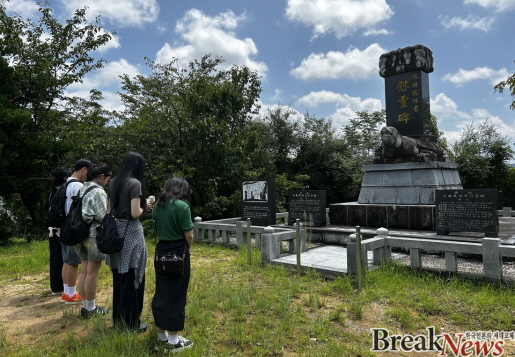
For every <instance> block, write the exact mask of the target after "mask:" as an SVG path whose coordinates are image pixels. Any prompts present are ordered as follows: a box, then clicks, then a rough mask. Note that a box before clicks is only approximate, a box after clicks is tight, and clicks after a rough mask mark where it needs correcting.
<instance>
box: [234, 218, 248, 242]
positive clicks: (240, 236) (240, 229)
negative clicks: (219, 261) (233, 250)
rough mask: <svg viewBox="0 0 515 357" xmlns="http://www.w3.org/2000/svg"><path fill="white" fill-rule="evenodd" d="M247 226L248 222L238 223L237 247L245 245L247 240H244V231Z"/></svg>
mask: <svg viewBox="0 0 515 357" xmlns="http://www.w3.org/2000/svg"><path fill="white" fill-rule="evenodd" d="M246 225H247V222H246V221H238V222H236V246H238V247H241V246H242V245H243V244H245V239H244V238H243V231H244V227H245V226H246Z"/></svg>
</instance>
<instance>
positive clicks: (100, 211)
mask: <svg viewBox="0 0 515 357" xmlns="http://www.w3.org/2000/svg"><path fill="white" fill-rule="evenodd" d="M91 186H96V187H97V188H95V189H92V190H91V191H89V192H88V194H87V195H86V196H84V198H83V199H82V219H83V220H84V222H86V223H91V222H93V223H92V224H91V228H90V230H89V236H90V237H96V236H97V230H96V228H97V227H98V226H99V225H100V223H102V220H103V219H104V216H105V215H106V213H107V194H106V192H105V191H104V188H103V187H102V186H100V185H99V184H97V183H95V182H92V181H87V182H85V183H84V186H83V187H82V188H81V189H80V192H79V194H80V195H81V196H82V195H83V194H84V192H86V190H87V189H88V188H89V187H91Z"/></svg>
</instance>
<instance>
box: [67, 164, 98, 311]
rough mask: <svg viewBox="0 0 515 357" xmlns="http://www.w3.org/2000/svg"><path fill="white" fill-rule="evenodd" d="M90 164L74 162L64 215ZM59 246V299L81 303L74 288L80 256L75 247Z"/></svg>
mask: <svg viewBox="0 0 515 357" xmlns="http://www.w3.org/2000/svg"><path fill="white" fill-rule="evenodd" d="M90 166H91V161H89V160H87V159H80V160H79V161H77V162H76V163H75V166H74V169H73V173H72V175H71V176H70V177H68V179H67V185H68V187H67V188H66V201H65V205H64V211H65V213H66V215H67V214H68V213H69V212H70V206H71V204H72V197H73V196H77V195H78V194H79V191H80V189H81V188H82V186H83V184H82V182H83V181H86V179H87V175H88V170H89V167H90ZM61 247H62V253H63V270H62V277H63V287H64V289H63V290H64V291H63V294H62V296H61V301H62V302H64V303H65V304H66V305H75V304H81V303H82V298H81V296H80V294H79V293H78V292H77V289H76V284H77V277H78V275H79V264H80V257H79V255H78V254H77V253H76V252H75V248H74V247H73V246H67V245H64V244H61Z"/></svg>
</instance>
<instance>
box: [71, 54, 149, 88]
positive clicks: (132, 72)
mask: <svg viewBox="0 0 515 357" xmlns="http://www.w3.org/2000/svg"><path fill="white" fill-rule="evenodd" d="M123 74H128V75H129V77H131V78H132V77H134V76H136V75H138V74H140V71H139V69H138V68H137V67H136V66H133V65H132V64H130V63H129V62H127V60H126V59H124V58H122V59H120V60H119V61H113V62H108V63H107V64H106V65H104V67H103V68H100V69H98V70H95V71H93V72H91V73H90V74H88V75H87V76H86V77H85V78H84V80H83V81H82V83H78V82H77V83H73V84H71V85H70V86H69V87H68V90H69V91H72V92H79V91H87V92H89V90H90V89H98V90H102V89H104V88H110V87H112V86H116V87H119V86H120V84H121V79H120V76H121V75H123Z"/></svg>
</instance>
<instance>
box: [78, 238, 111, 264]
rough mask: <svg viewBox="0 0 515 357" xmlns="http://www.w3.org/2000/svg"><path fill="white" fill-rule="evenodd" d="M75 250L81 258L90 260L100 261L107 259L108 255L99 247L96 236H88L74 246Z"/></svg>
mask: <svg viewBox="0 0 515 357" xmlns="http://www.w3.org/2000/svg"><path fill="white" fill-rule="evenodd" d="M74 248H75V252H76V253H77V254H78V255H79V257H80V260H87V261H88V262H99V261H102V260H105V258H106V255H105V254H104V253H101V252H100V251H99V250H98V248H97V242H96V239H95V238H94V237H88V238H86V239H84V240H83V241H82V242H80V243H79V244H75V246H74Z"/></svg>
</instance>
